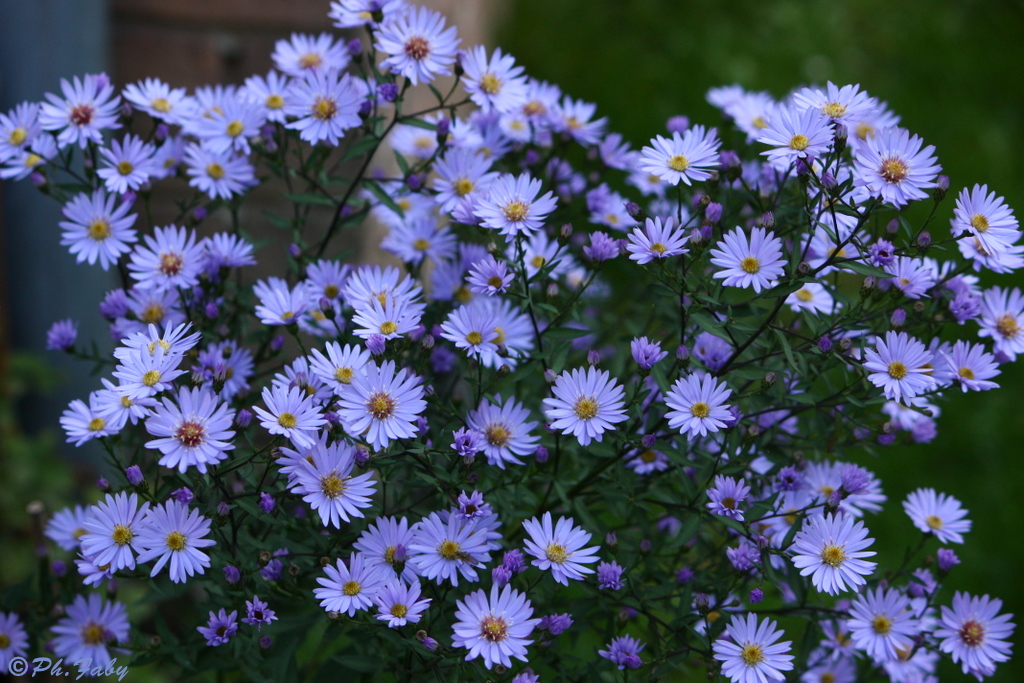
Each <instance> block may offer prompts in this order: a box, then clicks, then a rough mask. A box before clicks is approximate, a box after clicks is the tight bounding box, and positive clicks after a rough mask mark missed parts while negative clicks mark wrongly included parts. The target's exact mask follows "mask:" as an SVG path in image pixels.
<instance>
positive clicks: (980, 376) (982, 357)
mask: <svg viewBox="0 0 1024 683" xmlns="http://www.w3.org/2000/svg"><path fill="white" fill-rule="evenodd" d="M939 357H940V358H941V359H942V364H941V365H940V367H939V368H937V369H936V373H935V374H936V379H938V381H940V382H942V383H943V384H947V383H948V384H954V385H955V384H959V385H960V388H961V389H962V390H963V391H964V392H967V391H986V390H988V389H996V388H998V387H999V385H998V384H996V383H995V382H990V381H988V380H990V379H991V378H993V377H995V376H997V375H999V374H1000V370H999V364H998V363H996V361H995V357H994V356H993V355H992V354H991V353H988V352H986V351H985V347H984V346H982V345H981V344H971V343H970V342H966V341H963V340H959V341H957V342H955V343H954V344H953V349H952V350H951V351H950V352H949V353H945V352H940V353H939Z"/></svg>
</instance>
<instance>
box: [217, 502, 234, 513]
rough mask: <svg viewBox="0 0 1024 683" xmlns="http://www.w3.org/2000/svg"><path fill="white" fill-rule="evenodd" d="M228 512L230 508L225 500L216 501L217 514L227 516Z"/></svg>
mask: <svg viewBox="0 0 1024 683" xmlns="http://www.w3.org/2000/svg"><path fill="white" fill-rule="evenodd" d="M229 512H231V508H230V507H228V504H227V503H226V502H225V501H223V500H222V501H221V502H219V503H217V514H218V515H219V516H221V517H227V516H228V513H229Z"/></svg>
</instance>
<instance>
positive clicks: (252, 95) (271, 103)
mask: <svg viewBox="0 0 1024 683" xmlns="http://www.w3.org/2000/svg"><path fill="white" fill-rule="evenodd" d="M291 85H292V82H291V80H289V78H288V77H287V76H283V75H281V74H279V73H278V72H276V71H274V70H273V69H271V70H270V71H268V72H267V75H266V76H259V75H255V76H250V77H249V78H247V79H245V85H244V86H242V94H243V95H244V96H245V97H247V98H248V99H249V101H250V102H252V103H253V104H255V105H257V106H258V107H260V109H261V111H262V113H263V116H264V117H265V118H266V120H267V121H271V122H273V123H284V122H285V121H286V120H287V114H286V113H285V108H286V107H287V106H288V105H289V104H291V102H292V92H291Z"/></svg>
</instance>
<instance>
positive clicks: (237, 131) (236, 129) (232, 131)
mask: <svg viewBox="0 0 1024 683" xmlns="http://www.w3.org/2000/svg"><path fill="white" fill-rule="evenodd" d="M243 130H245V124H243V123H242V122H241V121H238V120H237V119H236V120H234V121H232V122H231V123H229V124H228V127H227V134H228V135H230V136H231V137H233V138H237V137H238V136H239V135H241V134H242V131H243Z"/></svg>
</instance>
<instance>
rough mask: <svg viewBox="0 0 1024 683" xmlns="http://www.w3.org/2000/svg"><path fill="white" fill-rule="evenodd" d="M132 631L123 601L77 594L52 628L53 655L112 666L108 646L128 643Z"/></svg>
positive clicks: (95, 664)
mask: <svg viewBox="0 0 1024 683" xmlns="http://www.w3.org/2000/svg"><path fill="white" fill-rule="evenodd" d="M129 629H130V626H129V624H128V610H127V609H125V606H124V605H123V604H121V603H120V602H109V603H108V602H107V601H106V600H104V599H103V598H102V597H100V596H99V595H97V594H96V593H92V594H90V595H89V597H88V598H86V597H85V596H84V595H77V596H75V601H74V602H73V603H72V604H70V605H68V606H67V608H66V609H65V616H64V617H62V618H61V619H60V621H58V622H57V625H56V626H54V627H53V629H52V630H53V632H54V634H55V636H56V637H55V638H54V639H53V653H54V655H56V656H57V657H63V658H64V659H66V660H67V661H68V662H76V661H80V660H88V661H89V662H91V664H92V665H94V666H99V667H104V668H106V667H107V666H109V665H110V663H111V658H110V651H109V650H108V649H107V646H108V645H110V644H113V643H126V642H127V641H128V632H129ZM5 670H6V669H5Z"/></svg>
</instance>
